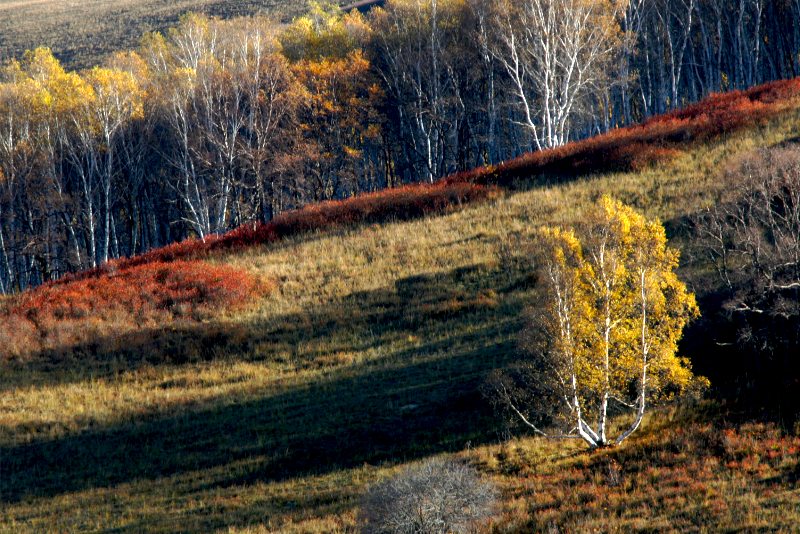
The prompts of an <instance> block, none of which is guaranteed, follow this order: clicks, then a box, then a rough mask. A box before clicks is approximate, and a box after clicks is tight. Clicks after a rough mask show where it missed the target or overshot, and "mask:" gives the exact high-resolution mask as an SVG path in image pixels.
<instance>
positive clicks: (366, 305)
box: [0, 266, 521, 503]
mask: <svg viewBox="0 0 800 534" xmlns="http://www.w3.org/2000/svg"><path fill="white" fill-rule="evenodd" d="M513 278H514V277H513V276H512V275H509V274H508V273H498V272H497V271H496V270H489V269H488V268H487V267H485V266H473V267H470V268H465V269H459V270H455V271H452V272H450V273H446V274H435V275H426V276H417V277H413V278H407V279H404V280H401V281H398V282H397V283H396V285H395V287H394V288H391V289H385V290H377V291H370V292H365V293H358V294H353V295H350V296H348V297H347V298H346V299H344V301H343V302H338V303H332V304H330V305H328V306H324V307H321V308H318V309H314V310H308V311H306V312H303V313H301V314H293V315H287V316H283V317H280V318H277V319H275V320H270V321H268V322H264V323H255V324H248V325H244V326H240V327H238V328H235V329H233V330H232V331H227V330H226V328H225V327H214V328H207V327H197V326H195V327H192V328H186V329H176V330H169V331H157V332H143V333H138V334H134V335H131V336H128V337H126V338H124V339H122V340H119V339H107V340H100V341H98V342H97V343H96V344H93V345H92V346H91V347H89V346H87V347H79V348H77V349H76V348H71V349H70V353H72V354H73V356H72V357H70V358H69V359H68V360H65V361H63V362H60V361H59V360H58V359H57V355H55V354H52V355H50V356H49V358H50V359H49V364H48V365H53V366H55V367H56V368H57V367H58V366H60V365H66V366H83V369H82V370H81V372H82V373H83V374H85V375H91V374H93V373H97V374H104V373H108V372H112V371H113V370H114V369H123V368H124V369H131V368H135V367H136V366H137V365H143V364H148V365H154V364H155V365H160V364H164V363H168V364H181V363H188V362H191V361H197V360H198V359H199V360H203V359H214V358H216V357H218V356H219V354H221V353H222V351H224V352H225V353H226V354H229V355H230V354H236V355H237V357H238V356H239V354H241V355H242V357H243V358H249V359H253V360H256V359H268V358H269V357H270V355H271V354H274V353H287V354H289V353H291V356H290V357H291V358H293V359H295V362H293V363H295V364H296V365H297V366H298V367H302V366H306V365H308V366H315V365H317V366H319V367H322V366H324V365H325V361H327V360H325V357H326V356H329V355H330V354H331V353H335V352H336V351H338V350H340V349H341V348H343V347H347V348H348V349H349V350H366V349H369V348H375V349H376V350H381V349H382V347H383V346H384V345H385V344H388V343H390V342H391V341H392V340H393V339H395V338H397V337H398V336H409V335H414V336H416V337H418V338H419V340H420V342H419V343H418V346H416V347H414V348H404V349H402V350H397V351H394V352H390V353H387V354H386V355H385V356H381V357H379V358H377V359H376V360H373V361H369V362H366V363H361V364H353V365H345V366H340V367H336V368H333V369H332V370H331V371H330V374H329V375H328V376H327V377H322V378H319V379H316V380H314V381H312V382H310V383H308V384H306V385H303V386H298V387H295V388H292V389H283V390H281V391H265V392H264V396H263V397H261V398H257V399H249V400H245V401H242V400H238V401H237V400H236V399H230V400H229V401H228V400H224V399H217V401H215V402H216V405H215V406H199V407H193V408H184V409H183V411H181V413H179V414H177V415H170V416H166V417H165V416H159V415H154V414H145V415H139V416H134V417H132V420H131V421H129V422H122V423H119V424H116V425H113V426H110V427H107V428H90V429H87V430H85V431H82V432H80V433H77V434H72V435H67V436H64V437H60V438H57V439H44V440H37V441H34V442H32V443H30V444H24V445H18V446H10V447H6V448H4V449H3V450H0V459H1V460H2V466H1V467H2V473H3V476H2V478H1V479H0V500H2V501H4V502H7V503H13V502H18V501H21V500H25V499H27V498H31V497H52V496H55V495H60V494H63V493H67V492H74V491H80V490H86V489H91V488H101V487H108V486H113V485H116V484H120V483H125V482H134V481H139V480H154V479H157V478H160V477H165V476H170V475H180V474H183V473H188V472H194V471H199V470H212V471H219V472H221V473H224V474H221V475H219V476H216V477H212V478H211V480H209V481H208V483H207V484H208V486H209V487H225V486H229V485H239V484H247V483H251V482H255V481H282V480H287V479H290V478H295V477H298V476H303V475H309V474H323V473H328V472H331V471H334V470H338V469H341V468H347V467H354V466H360V465H363V464H364V463H378V462H385V461H400V460H407V459H413V458H418V457H422V456H425V455H429V454H434V453H438V452H443V451H448V450H457V449H461V448H463V447H464V445H465V444H466V443H467V442H472V443H475V444H477V443H484V442H486V441H488V440H492V439H495V438H496V429H497V424H496V420H495V418H494V416H493V414H492V412H491V408H490V407H489V405H488V403H487V402H486V401H485V399H483V398H482V397H481V394H480V392H479V386H480V385H481V384H482V382H483V380H484V377H485V375H486V374H487V373H488V372H489V371H491V370H492V369H494V368H496V367H498V366H500V365H502V364H503V363H504V362H505V361H507V360H508V359H509V358H510V357H511V356H513V354H514V352H515V350H514V342H513V337H514V335H513V334H514V331H515V330H516V328H517V322H516V316H517V315H518V312H519V309H520V307H521V300H520V298H519V294H517V292H518V291H519V281H517V280H514V279H513ZM498 286H500V287H507V288H508V289H507V291H508V293H503V292H502V290H501V291H500V293H499V294H498V293H495V292H494V290H492V291H489V289H488V288H490V287H491V288H497V287H498ZM354 339H355V340H357V341H359V343H355V344H354V342H353V340H354ZM299 344H302V345H303V346H304V347H305V348H304V349H303V352H300V351H299V349H298V348H297V347H298V345H299ZM359 345H360V346H359ZM354 347H355V348H354ZM193 351H196V352H193ZM292 351H293V352H292ZM65 353H66V352H65ZM74 354H82V355H83V357H75V356H74ZM187 355H188V356H187ZM225 357H230V356H225ZM318 359H320V360H321V361H320V362H317V360H318ZM109 360H113V361H114V362H115V363H114V364H113V365H112V366H110V364H109ZM48 375H50V376H52V377H53V379H54V380H55V381H58V379H57V377H58V372H52V373H48ZM173 386H175V387H179V385H177V386H176V385H169V384H167V385H166V387H173ZM276 389H277V388H276ZM214 468H218V469H216V470H215V469H214Z"/></svg>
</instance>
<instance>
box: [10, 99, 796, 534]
mask: <svg viewBox="0 0 800 534" xmlns="http://www.w3.org/2000/svg"><path fill="white" fill-rule="evenodd" d="M798 135H800V112H798V111H797V110H796V109H794V108H793V109H787V110H786V111H785V112H784V113H783V114H782V115H781V116H780V117H777V118H774V119H773V120H771V121H770V122H768V123H765V124H762V125H760V126H758V127H757V128H752V129H747V130H740V131H738V132H737V133H734V134H730V135H726V136H724V137H723V138H721V139H717V140H713V141H707V142H699V143H696V144H694V145H692V146H687V147H685V149H684V150H682V151H680V152H677V153H674V154H672V157H671V158H670V159H668V160H665V161H662V162H661V163H659V164H658V166H657V167H654V166H645V168H643V169H641V170H638V171H635V172H623V173H619V172H617V173H607V174H595V175H591V174H589V175H580V176H578V177H575V178H571V179H569V180H568V181H560V182H558V183H555V182H554V183H550V184H548V183H543V182H542V181H541V180H533V181H521V182H518V183H517V184H516V186H517V187H516V189H515V190H514V192H506V193H503V194H501V195H499V196H497V197H494V198H490V199H485V200H482V201H480V202H477V203H474V204H470V205H466V206H464V207H463V209H460V210H457V211H450V212H448V213H446V214H443V215H437V216H428V217H426V218H422V219H416V220H410V221H395V222H386V223H380V224H378V223H374V224H372V223H367V224H361V225H358V226H355V227H344V228H342V227H340V228H338V229H334V230H329V231H324V232H314V233H307V234H301V235H295V236H291V237H288V238H287V239H285V240H282V241H277V242H273V243H271V244H269V245H265V246H263V247H256V248H251V249H248V250H244V251H240V252H237V253H235V254H228V255H224V256H216V257H210V258H208V260H207V261H211V262H216V263H219V264H224V265H226V266H232V267H235V268H239V269H243V270H245V271H247V272H248V273H250V274H252V275H254V277H256V278H258V279H264V280H270V281H271V283H272V284H273V285H272V287H273V289H272V290H271V291H270V292H269V293H268V294H266V295H264V296H263V297H258V298H255V299H254V300H251V302H250V303H249V304H248V305H246V306H244V307H240V308H238V309H236V310H229V309H224V308H223V309H219V310H218V311H216V312H215V313H213V314H211V315H208V316H204V317H203V318H202V320H200V321H195V322H193V323H170V324H169V325H167V326H160V325H156V326H153V325H150V326H148V327H147V328H142V329H138V330H135V331H131V332H127V333H124V334H118V333H115V332H113V331H111V332H108V333H107V336H108V337H109V338H112V339H111V340H95V341H94V342H93V343H89V344H88V345H86V346H81V347H75V348H74V350H73V351H72V352H70V351H67V352H66V353H64V352H61V353H58V354H56V353H53V352H50V353H45V354H39V355H34V356H32V357H30V358H28V359H22V360H16V361H12V362H7V363H6V364H4V366H3V368H2V379H1V380H2V382H1V383H0V388H1V389H2V396H0V447H2V450H1V451H0V468H1V470H0V500H2V506H0V530H2V531H7V532H35V531H62V532H74V531H131V532H140V531H162V532H176V531H192V532H215V531H220V532H248V531H250V532H273V531H289V532H291V531H294V532H335V531H347V530H350V529H352V528H353V526H354V524H355V520H356V513H357V509H356V506H357V501H358V498H359V496H360V494H361V493H362V492H363V490H364V488H365V487H366V485H367V484H369V483H370V482H372V481H374V480H376V479H378V478H379V477H382V476H385V475H387V474H389V473H391V472H393V470H395V469H397V468H398V467H399V466H400V465H401V464H405V463H407V462H413V461H416V460H418V459H420V458H423V457H426V456H429V455H436V454H458V455H460V456H462V457H464V458H466V459H468V460H469V461H471V462H473V463H474V464H475V465H476V466H477V467H478V468H479V469H480V470H481V471H482V472H483V473H485V474H486V475H487V476H489V477H492V478H493V479H494V480H496V481H497V483H498V484H499V485H500V487H501V490H502V492H503V506H502V512H501V514H500V515H499V516H498V519H497V520H496V522H495V523H494V526H493V527H492V528H494V529H495V530H497V531H502V532H506V531H510V532H513V531H530V530H547V529H551V528H559V529H561V530H563V531H583V530H591V529H598V530H600V531H613V530H635V529H644V530H652V529H656V530H675V531H704V530H705V531H719V530H725V529H737V528H744V529H751V530H753V529H766V528H768V527H770V528H777V529H783V530H787V531H788V530H791V529H792V528H793V526H796V524H798V521H800V512H798V510H797V506H796V505H797V503H798V502H800V493H798V485H797V484H798V473H799V471H798V452H799V451H800V449H798V447H800V443H798V439H797V438H796V437H791V436H789V435H785V434H782V433H781V431H779V430H777V429H775V428H774V427H771V426H770V425H767V424H746V425H742V424H738V423H735V422H734V421H728V420H726V417H727V416H725V415H724V414H725V412H724V411H721V409H720V408H719V407H718V406H717V405H716V404H711V405H708V406H702V407H695V408H684V409H681V410H677V411H670V412H666V411H664V412H659V413H658V414H656V415H655V416H654V417H652V418H650V420H649V421H648V423H647V425H646V426H645V429H644V430H643V431H642V432H641V433H640V434H639V435H638V436H636V437H635V438H633V439H632V440H631V441H630V442H629V443H626V444H624V445H623V446H622V447H621V448H619V449H617V450H614V451H606V452H601V453H598V454H592V455H589V454H587V453H586V452H585V451H584V450H583V448H582V447H579V446H577V445H564V444H562V443H548V442H543V441H541V440H538V439H532V438H525V437H520V438H517V439H514V440H512V441H510V442H508V443H505V444H500V443H499V442H500V441H501V438H502V437H503V430H504V428H505V427H504V425H503V423H502V421H501V420H500V419H499V418H498V416H497V415H496V414H495V413H494V412H493V411H492V409H491V407H490V406H489V404H488V403H487V402H486V401H485V400H484V399H483V398H482V397H481V394H480V392H479V390H480V386H481V384H482V382H483V379H484V377H485V375H486V374H487V373H488V372H489V371H490V370H492V369H494V368H496V367H498V366H500V365H503V363H504V362H507V361H509V360H510V359H512V358H514V357H516V348H515V345H516V344H515V337H516V333H517V331H518V329H519V328H520V325H521V324H522V320H521V317H520V313H521V311H522V310H523V308H524V307H525V306H526V305H527V304H528V303H529V301H530V297H531V290H532V286H533V284H534V283H535V279H534V277H533V276H532V266H531V265H530V262H529V260H528V257H527V255H526V253H525V243H526V242H527V240H528V237H529V236H530V235H531V234H532V232H533V231H534V230H535V228H536V227H537V226H538V225H541V224H570V223H573V222H578V221H580V220H581V217H582V214H583V213H584V212H585V210H586V209H587V208H588V207H589V206H590V204H591V203H592V202H593V201H594V200H595V199H596V198H597V197H598V196H599V195H601V194H602V193H606V192H608V193H611V194H613V195H614V196H616V197H617V198H619V199H620V200H622V201H624V202H626V203H629V204H632V205H634V206H635V207H637V208H638V209H640V210H642V211H643V212H645V213H647V214H648V215H649V216H658V217H660V218H661V219H662V220H664V221H666V222H667V223H668V224H669V225H670V228H674V227H675V225H677V224H678V223H679V222H680V221H681V220H683V218H685V217H686V216H688V215H690V214H692V213H694V212H696V211H697V210H698V209H700V208H701V207H702V206H704V205H706V204H707V203H708V202H710V201H711V200H712V199H713V194H714V192H715V191H716V190H718V188H720V187H723V186H724V184H722V183H721V181H720V169H721V168H722V167H724V166H725V165H726V164H727V163H726V162H728V161H729V160H730V159H731V158H735V157H736V155H737V154H740V153H743V152H746V151H748V150H750V149H752V148H755V147H760V146H768V145H773V144H777V143H781V142H785V141H787V140H789V139H793V138H795V137H796V136H798ZM674 243H675V244H676V245H681V242H680V240H676V241H675V242H674ZM694 276H695V273H693V272H691V271H684V277H685V278H687V279H688V280H689V282H690V284H691V283H692V280H693V279H694V278H693V277H694ZM105 341H113V343H108V342H105ZM109 347H113V349H109ZM693 356H694V357H696V358H697V359H702V355H693ZM697 363H701V362H697Z"/></svg>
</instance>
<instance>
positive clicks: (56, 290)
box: [0, 261, 263, 359]
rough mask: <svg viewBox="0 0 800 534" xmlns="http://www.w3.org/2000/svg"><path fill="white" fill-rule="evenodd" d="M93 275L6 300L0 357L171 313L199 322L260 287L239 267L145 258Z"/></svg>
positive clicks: (0, 319) (155, 321) (0, 318)
mask: <svg viewBox="0 0 800 534" xmlns="http://www.w3.org/2000/svg"><path fill="white" fill-rule="evenodd" d="M96 274H97V275H96V276H92V277H85V278H82V279H76V280H72V281H69V282H64V281H59V282H54V283H50V284H45V285H43V286H40V287H38V288H36V289H33V290H31V291H26V292H23V293H21V294H20V295H17V296H16V297H14V298H13V299H11V300H10V302H7V303H6V305H5V310H3V312H2V314H1V315H0V339H5V340H7V342H6V343H5V347H4V348H5V350H0V355H2V356H5V357H9V356H11V357H13V356H23V355H25V354H30V353H32V352H36V351H39V350H43V349H55V348H63V347H68V346H71V345H74V344H78V343H84V342H87V341H91V338H92V337H93V336H98V335H100V336H103V335H109V334H113V335H119V334H120V333H121V332H124V331H126V330H132V329H136V328H138V327H141V326H144V325H158V326H163V325H164V324H165V322H169V321H172V320H174V319H178V318H180V319H188V320H199V319H201V318H202V317H203V316H204V315H205V314H207V313H209V312H211V311H212V310H213V309H215V308H218V307H231V306H236V305H239V304H241V303H243V302H244V301H245V300H246V299H247V297H248V296H250V295H251V294H252V293H253V292H254V291H256V290H257V289H263V288H261V287H257V284H256V281H255V280H254V279H253V278H252V277H251V276H249V275H248V274H247V273H245V272H242V271H240V270H238V269H234V268H232V267H228V266H218V265H210V264H207V263H205V262H200V261H176V262H172V263H164V262H153V263H149V264H144V265H138V266H132V267H128V268H125V269H114V268H107V269H106V270H105V271H104V273H103V274H102V275H100V274H99V272H96ZM0 359H1V358H0Z"/></svg>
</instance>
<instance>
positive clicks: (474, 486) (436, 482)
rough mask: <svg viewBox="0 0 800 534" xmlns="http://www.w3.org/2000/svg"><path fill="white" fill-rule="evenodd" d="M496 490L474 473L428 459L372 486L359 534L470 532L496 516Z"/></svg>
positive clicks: (460, 465) (450, 462) (462, 466)
mask: <svg viewBox="0 0 800 534" xmlns="http://www.w3.org/2000/svg"><path fill="white" fill-rule="evenodd" d="M496 503H497V490H496V489H495V487H494V485H493V484H491V483H489V482H485V481H483V480H481V478H480V475H479V474H478V472H477V471H475V469H473V468H472V467H470V466H468V465H466V464H464V463H463V462H458V461H455V460H443V459H432V460H428V461H426V462H424V463H423V464H422V465H419V466H415V467H411V468H409V469H406V470H405V471H403V472H402V473H400V474H399V475H397V476H394V477H392V478H389V479H387V480H384V481H381V482H378V483H377V484H375V485H374V486H372V487H371V488H370V489H369V491H368V492H367V494H366V495H365V497H364V500H363V502H362V505H361V518H360V519H361V525H362V532H365V533H370V534H372V533H375V534H378V533H381V534H389V533H392V534H406V533H408V534H412V533H413V534H423V533H424V534H446V533H451V532H459V533H460V532H474V531H476V529H477V527H478V526H479V525H480V524H481V523H482V522H483V521H486V520H488V519H489V518H490V517H491V516H492V514H493V513H494V510H495V507H496Z"/></svg>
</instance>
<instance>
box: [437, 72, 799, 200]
mask: <svg viewBox="0 0 800 534" xmlns="http://www.w3.org/2000/svg"><path fill="white" fill-rule="evenodd" d="M798 99H800V78H795V79H792V80H782V81H777V82H772V83H768V84H764V85H760V86H758V87H754V88H752V89H749V90H747V91H732V92H729V93H722V94H712V95H711V96H709V97H708V98H706V99H704V100H702V101H700V102H698V103H696V104H693V105H691V106H688V107H686V108H684V109H681V110H677V111H674V112H672V113H667V114H664V115H659V116H657V117H653V118H651V119H649V120H647V121H646V122H644V123H643V124H640V125H635V126H629V127H626V128H619V129H616V130H612V131H610V132H608V133H606V134H603V135H598V136H595V137H592V138H590V139H585V140H583V141H577V142H574V143H569V144H567V145H564V146H561V147H558V148H554V149H551V150H542V151H537V152H531V153H528V154H525V155H523V156H520V157H519V158H516V159H513V160H511V161H508V162H506V163H503V164H501V165H497V166H489V167H481V168H478V169H474V170H472V171H468V172H463V173H458V174H455V175H453V176H450V177H448V178H447V179H446V180H445V181H446V182H447V183H449V184H457V183H465V182H466V183H478V184H497V185H501V186H509V185H512V184H513V182H514V181H515V180H516V179H519V178H528V177H531V176H536V175H548V174H550V175H555V176H573V175H577V174H591V173H596V172H612V171H628V170H637V169H641V168H642V167H643V166H646V165H653V164H656V163H658V162H660V161H664V160H666V159H670V158H672V157H675V155H677V154H679V153H680V149H681V148H682V147H683V146H684V145H686V144H688V143H690V142H693V141H698V140H705V139H710V138H713V137H716V136H719V135H723V134H726V133H730V132H733V131H736V130H738V129H740V128H744V127H747V126H750V125H757V124H760V123H761V122H763V121H765V120H768V119H770V118H772V117H775V116H777V115H778V114H780V113H781V112H783V111H785V110H786V109H788V108H791V107H793V106H797V105H798Z"/></svg>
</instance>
